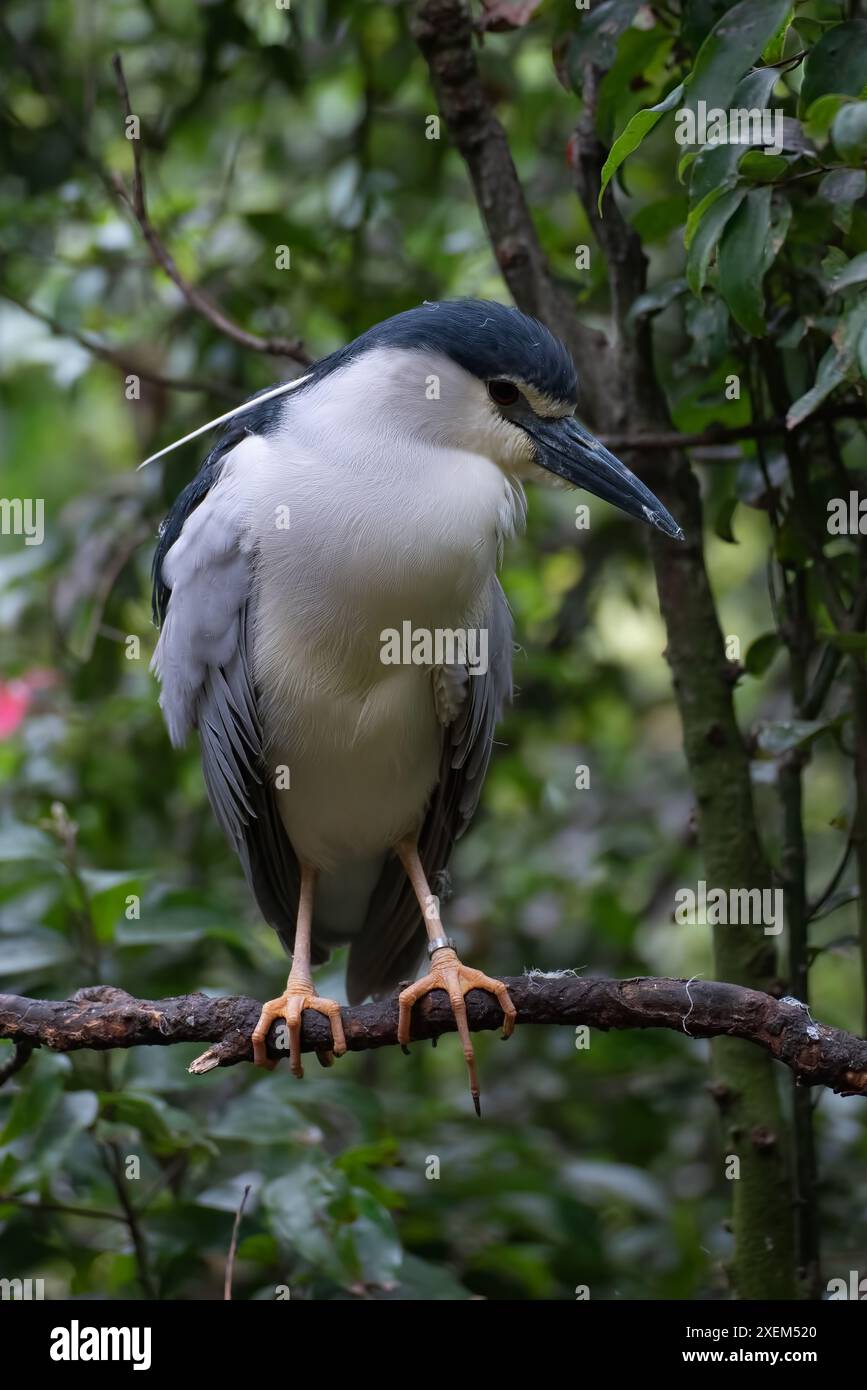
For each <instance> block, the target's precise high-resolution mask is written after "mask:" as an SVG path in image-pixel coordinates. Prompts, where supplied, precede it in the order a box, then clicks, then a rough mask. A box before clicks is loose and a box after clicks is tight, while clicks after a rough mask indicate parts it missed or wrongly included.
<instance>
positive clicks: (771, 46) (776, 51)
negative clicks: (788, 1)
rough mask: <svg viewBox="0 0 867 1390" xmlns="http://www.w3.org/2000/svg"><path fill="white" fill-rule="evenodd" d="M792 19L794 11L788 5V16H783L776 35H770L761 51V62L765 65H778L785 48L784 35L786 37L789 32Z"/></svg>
mask: <svg viewBox="0 0 867 1390" xmlns="http://www.w3.org/2000/svg"><path fill="white" fill-rule="evenodd" d="M794 17H795V10H794V7H793V6H792V5H790V6H789V12H788V14H786V15H785V16H784V18H783V20H782V21H781V23H780V25H779V28H778V29H777V31H776V33H774V34H772V35H771V37H770V38H769V40H768V42H767V43H766V44H765V46H764V48H763V49H762V61H763V62H765V63H779V61H780V59H781V58H782V56H783V50H784V49H785V47H786V35H787V34H788V32H789V26H790V25H791V23H792V20H793V19H794Z"/></svg>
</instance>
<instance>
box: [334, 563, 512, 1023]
mask: <svg viewBox="0 0 867 1390" xmlns="http://www.w3.org/2000/svg"><path fill="white" fill-rule="evenodd" d="M483 626H486V627H487V629H488V653H489V664H488V670H487V672H486V674H485V675H483V676H470V675H469V674H468V673H467V671H466V669H465V668H458V669H454V670H451V675H452V679H451V681H450V689H451V691H452V692H453V693H455V692H458V691H460V690H461V689H463V690H464V692H465V693H464V696H463V699H462V700H461V699H459V700H458V706H459V707H458V709H457V712H456V714H455V717H454V719H453V720H452V722H451V723H450V724H449V725H448V726H447V727H446V728H445V729H444V731H443V749H442V760H441V763H440V776H439V781H438V783H437V785H436V787H435V788H434V791H433V793H432V796H431V799H430V803H429V805H428V808H427V812H426V813H425V819H424V824H423V826H422V830H421V834H420V836H419V854H420V857H421V861H422V864H423V865H424V869H425V873H426V875H427V878H428V882H431V880H432V879H434V877H435V875H436V874H438V873H441V872H442V871H443V870H444V869H445V868H446V866H447V865H448V861H449V857H450V855H451V852H452V847H453V846H454V843H455V841H456V840H457V839H459V838H460V836H461V835H462V834H463V833H464V831H465V830H466V828H467V826H468V825H469V823H470V821H471V820H472V818H473V815H474V814H475V810H476V807H477V806H478V804H479V797H480V796H481V793H482V786H483V784H484V781H485V775H486V773H487V771H488V763H489V762H490V759H491V749H492V747H493V739H494V729H495V727H496V725H497V722H498V721H499V719H500V715H501V713H502V709H503V706H504V704H505V703H506V701H507V700H510V699H511V697H512V615H511V613H510V612H509V605H508V602H507V601H506V596H505V594H504V593H503V590H502V587H501V586H500V583H499V580H497V579H493V580H492V581H491V589H490V597H489V602H488V605H487V612H486V616H485V619H484V620H483ZM425 941H426V933H425V927H424V922H423V919H422V916H421V910H420V908H419V905H418V902H417V901H416V897H415V894H414V892H413V890H412V887H411V885H410V883H409V880H408V878H407V876H406V874H405V873H404V871H403V867H402V865H401V863H400V861H399V860H398V859H397V858H396V856H395V855H390V856H389V858H388V860H387V862H386V864H385V867H384V868H383V871H382V873H381V875H380V878H379V881H378V883H377V885H376V887H375V888H374V890H373V893H372V894H371V897H370V903H369V904H368V909H367V916H366V918H365V922H364V926H363V928H362V931H361V934H360V935H359V937H358V938H357V939H356V940H355V941H354V942H353V944H352V949H351V950H350V953H349V966H348V969H347V974H346V989H347V997H348V999H349V1002H350V1004H357V1003H360V1001H361V1000H362V999H365V998H366V997H367V995H369V994H372V995H374V996H375V997H381V996H382V995H384V994H388V993H390V991H391V990H393V989H394V988H395V987H396V985H398V984H400V982H401V981H403V980H408V979H412V978H413V976H414V975H415V972H416V970H417V969H418V964H419V960H420V959H421V956H422V954H423V952H424V947H425Z"/></svg>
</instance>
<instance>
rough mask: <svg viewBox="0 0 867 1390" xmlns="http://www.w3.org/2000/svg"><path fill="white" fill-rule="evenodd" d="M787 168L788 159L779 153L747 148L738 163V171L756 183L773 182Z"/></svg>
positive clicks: (784, 172)
mask: <svg viewBox="0 0 867 1390" xmlns="http://www.w3.org/2000/svg"><path fill="white" fill-rule="evenodd" d="M788 169H789V161H788V160H787V159H784V158H783V156H782V155H781V154H765V153H763V152H762V151H761V150H747V152H746V154H745V155H744V156H743V158H742V160H741V162H740V164H739V165H738V173H739V174H743V176H744V177H745V178H748V179H753V180H754V181H755V182H756V183H774V182H775V181H776V180H777V179H778V178H780V176H781V175H782V174H786V173H788Z"/></svg>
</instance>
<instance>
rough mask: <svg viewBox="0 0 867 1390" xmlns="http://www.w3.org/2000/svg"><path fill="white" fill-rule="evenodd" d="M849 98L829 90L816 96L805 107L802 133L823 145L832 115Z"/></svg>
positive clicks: (828, 132) (832, 119)
mask: <svg viewBox="0 0 867 1390" xmlns="http://www.w3.org/2000/svg"><path fill="white" fill-rule="evenodd" d="M848 100H849V98H848V97H847V96H845V95H844V94H843V93H842V92H831V93H828V94H827V95H826V96H823V97H817V98H816V100H815V101H814V102H811V104H810V106H809V107H808V108H807V111H806V114H805V116H804V118H803V121H802V123H801V124H802V127H803V131H804V134H805V135H806V136H807V137H808V139H810V140H812V141H813V143H814V144H816V145H824V143H825V141H826V140H827V139H828V136H829V134H830V130H831V126H832V125H833V123H834V117H835V116H836V115H837V112H838V111H839V110H840V107H841V106H843V105H844V104H845V103H846V102H847V101H848Z"/></svg>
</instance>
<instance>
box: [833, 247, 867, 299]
mask: <svg viewBox="0 0 867 1390" xmlns="http://www.w3.org/2000/svg"><path fill="white" fill-rule="evenodd" d="M865 280H867V251H862V252H861V254H860V256H855V257H853V259H852V260H851V261H850V262H849V264H848V265H847V266H846V267H845V268H844V269H843V270H841V271H839V272H838V273H837V274H836V275H835V276H834V277H833V279H832V280H831V281H830V283H829V285H828V292H829V293H830V294H839V293H840V291H841V290H848V289H849V288H850V287H851V286H852V285H860V284H863V282H864V281H865Z"/></svg>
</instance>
